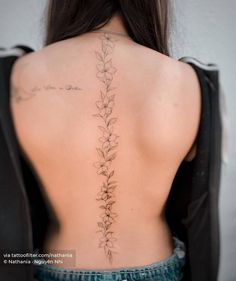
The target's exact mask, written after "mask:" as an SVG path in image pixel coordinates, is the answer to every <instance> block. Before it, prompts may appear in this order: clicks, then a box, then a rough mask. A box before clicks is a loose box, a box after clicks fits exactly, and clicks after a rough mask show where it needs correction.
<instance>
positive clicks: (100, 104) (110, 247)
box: [93, 33, 119, 264]
mask: <svg viewBox="0 0 236 281" xmlns="http://www.w3.org/2000/svg"><path fill="white" fill-rule="evenodd" d="M100 40H101V50H100V51H96V52H95V55H96V58H97V61H98V62H97V65H96V69H97V78H98V79H99V80H100V81H101V83H102V86H103V87H102V88H101V90H100V94H99V99H98V100H97V101H96V103H95V105H96V109H97V113H96V114H93V116H95V117H97V118H98V119H99V120H100V122H101V125H99V126H98V129H99V130H100V131H101V137H100V138H99V142H100V147H96V150H97V153H98V156H99V161H98V162H95V163H94V164H93V165H94V167H95V168H96V169H97V174H99V175H101V176H103V178H104V181H103V182H102V184H101V186H100V190H99V192H98V193H97V197H96V200H98V201H100V202H101V205H100V206H99V208H100V209H101V212H102V213H101V215H100V218H101V221H99V222H98V223H97V225H98V228H99V230H98V231H97V232H98V233H100V235H101V236H100V238H99V244H98V246H99V248H103V250H104V253H105V256H106V258H107V259H108V261H109V263H110V264H112V261H113V255H114V254H115V253H117V252H116V251H115V241H117V238H115V237H114V231H112V226H113V224H114V223H115V222H116V220H115V218H116V217H117V214H116V213H115V212H114V211H113V206H114V204H115V202H116V200H115V196H114V191H115V189H116V187H117V181H116V180H114V179H113V177H114V174H115V171H114V169H112V167H111V166H112V165H111V164H112V161H113V160H114V159H115V158H116V154H117V151H116V149H117V147H118V141H117V139H118V138H119V136H118V135H117V134H116V133H115V130H114V124H115V123H116V122H117V119H118V118H116V117H114V116H112V112H113V108H114V105H115V94H113V91H114V89H115V88H112V87H111V84H112V80H113V77H114V75H115V73H116V72H117V69H116V68H115V67H114V66H113V63H112V53H113V50H114V48H115V42H116V41H117V40H115V39H114V38H112V37H111V35H110V34H107V33H104V34H103V35H102V36H101V37H100Z"/></svg>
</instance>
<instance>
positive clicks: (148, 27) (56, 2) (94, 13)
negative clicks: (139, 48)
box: [45, 0, 169, 55]
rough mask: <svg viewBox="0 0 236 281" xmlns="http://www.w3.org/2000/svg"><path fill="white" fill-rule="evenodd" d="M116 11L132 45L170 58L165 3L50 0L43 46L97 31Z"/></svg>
mask: <svg viewBox="0 0 236 281" xmlns="http://www.w3.org/2000/svg"><path fill="white" fill-rule="evenodd" d="M116 12H119V14H120V15H121V17H122V20H123V23H124V25H125V27H126V30H127V32H128V34H129V36H130V37H131V38H132V39H133V40H134V41H135V42H137V43H139V44H141V45H144V46H146V47H149V48H151V49H154V50H156V51H158V52H160V53H163V54H165V55H169V46H168V41H169V30H168V29H169V28H168V24H169V22H168V18H169V4H168V0H49V5H48V17H47V31H46V39H45V45H49V44H52V43H54V42H57V41H61V40H65V39H69V38H72V37H75V36H78V35H81V34H83V33H86V32H89V31H93V30H96V29H99V28H101V27H103V26H104V25H105V24H106V23H108V22H109V20H110V19H111V18H112V16H113V15H114V13H116Z"/></svg>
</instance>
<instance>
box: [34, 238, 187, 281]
mask: <svg viewBox="0 0 236 281" xmlns="http://www.w3.org/2000/svg"><path fill="white" fill-rule="evenodd" d="M173 241H174V245H175V246H174V251H173V254H172V255H171V256H170V257H168V258H166V259H164V260H161V261H158V262H156V263H152V264H149V265H145V266H138V267H123V268H119V269H111V270H91V269H90V270H87V269H66V268H61V267H56V266H53V265H49V264H35V265H34V277H35V278H36V279H37V280H38V281H144V280H145V281H180V280H181V279H182V278H183V267H184V265H185V257H186V253H185V245H184V243H183V242H182V241H180V240H179V239H178V238H177V237H174V236H173Z"/></svg>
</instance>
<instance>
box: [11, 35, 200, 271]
mask: <svg viewBox="0 0 236 281" xmlns="http://www.w3.org/2000/svg"><path fill="white" fill-rule="evenodd" d="M11 80H12V81H11V82H12V92H11V94H12V98H11V104H10V105H11V111H12V115H13V120H14V125H15V128H16V133H17V137H18V140H19V143H20V146H21V148H22V151H23V152H24V154H25V157H26V158H28V161H29V163H30V164H31V165H32V167H33V169H34V171H35V173H36V174H37V176H38V178H39V179H40V182H41V185H42V190H43V191H44V193H45V197H46V198H47V201H48V203H49V204H50V206H51V208H52V211H53V213H54V214H55V216H56V219H57V220H58V222H59V229H56V228H55V229H54V228H51V231H50V232H49V233H48V236H47V239H46V241H45V244H44V250H45V251H48V252H50V250H56V249H66V250H69V249H75V250H76V265H75V267H78V268H88V269H89V268H93V269H96V268H97V269H104V268H119V267H128V266H141V265H142V266H143V265H145V264H150V263H152V262H156V261H158V260H161V259H164V258H166V257H168V256H170V255H171V253H172V249H173V244H172V238H171V233H170V230H169V228H168V225H167V223H166V221H165V217H164V208H165V203H166V200H167V197H168V194H169V192H170V188H171V184H172V181H173V179H174V176H175V174H176V172H177V170H178V167H179V165H180V163H181V162H182V161H183V159H184V158H185V157H186V155H187V154H188V152H189V150H190V148H191V146H192V144H193V142H194V140H195V137H196V134H197V129H198V124H199V116H200V89H199V85H198V81H197V78H196V76H195V74H194V71H193V70H192V69H191V67H190V66H188V65H185V64H184V63H181V62H178V61H175V60H173V59H171V58H168V57H166V56H164V55H162V54H159V53H157V52H155V51H153V50H150V49H148V48H145V47H143V46H140V45H138V44H136V43H134V42H133V41H131V40H130V39H128V38H125V37H122V36H117V35H111V34H107V35H104V34H102V33H92V34H91V33H90V34H85V35H82V36H79V37H75V38H73V39H68V40H65V41H61V42H58V43H55V44H52V45H50V46H48V47H45V48H43V49H42V50H40V51H38V52H35V53H33V54H30V55H27V56H25V57H23V58H21V59H19V60H18V62H17V63H16V64H15V65H14V68H13V72H12V77H11ZM173 212H174V210H173ZM71 267H74V266H71Z"/></svg>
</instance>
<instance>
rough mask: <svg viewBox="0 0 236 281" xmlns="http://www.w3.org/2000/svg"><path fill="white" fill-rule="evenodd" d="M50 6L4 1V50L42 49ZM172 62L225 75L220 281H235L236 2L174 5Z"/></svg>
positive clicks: (0, 34) (0, 20) (0, 7)
mask: <svg viewBox="0 0 236 281" xmlns="http://www.w3.org/2000/svg"><path fill="white" fill-rule="evenodd" d="M46 2H47V1H46V0H41V1H36V0H0V46H4V47H11V46H13V45H15V44H25V45H29V46H31V47H32V48H33V49H35V50H36V49H39V48H41V46H42V36H43V31H44V20H45V15H44V14H43V12H44V9H45V4H46ZM171 2H172V6H173V9H174V17H175V19H174V21H173V23H172V24H173V40H172V42H173V56H174V57H176V58H179V57H182V56H194V57H196V58H198V59H200V60H201V61H203V62H214V63H216V64H218V65H219V67H220V70H221V75H220V76H221V83H222V86H223V88H224V91H225V92H226V98H227V107H228V114H229V118H230V140H229V161H228V164H224V165H223V174H222V184H221V192H220V223H221V238H222V244H221V264H220V274H219V281H235V280H236V204H235V201H236V196H235V195H236V192H235V183H236V149H235V147H234V146H233V144H234V143H236V126H235V125H234V122H235V120H236V111H235V108H236V81H235V80H236V77H235V66H236V54H235V52H236V28H235V20H236V1H235V0H224V1H222V0H214V1H213V0H198V1H195V0H175V1H174V0H172V1H171Z"/></svg>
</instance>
